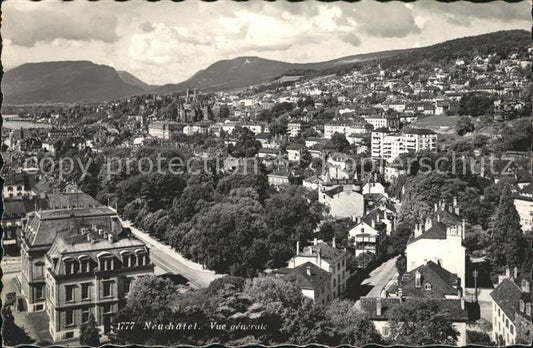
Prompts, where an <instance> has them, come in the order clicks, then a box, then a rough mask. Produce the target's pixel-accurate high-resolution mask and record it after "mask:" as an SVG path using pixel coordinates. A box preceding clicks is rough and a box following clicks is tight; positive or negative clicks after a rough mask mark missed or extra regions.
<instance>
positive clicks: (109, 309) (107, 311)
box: [104, 303, 112, 313]
mask: <svg viewBox="0 0 533 348" xmlns="http://www.w3.org/2000/svg"><path fill="white" fill-rule="evenodd" d="M111 308H112V307H111V304H109V303H107V304H105V305H104V313H111Z"/></svg>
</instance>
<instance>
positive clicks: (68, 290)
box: [65, 285, 74, 302]
mask: <svg viewBox="0 0 533 348" xmlns="http://www.w3.org/2000/svg"><path fill="white" fill-rule="evenodd" d="M65 301H67V302H69V301H74V286H72V285H67V286H65Z"/></svg>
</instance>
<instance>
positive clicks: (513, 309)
mask: <svg viewBox="0 0 533 348" xmlns="http://www.w3.org/2000/svg"><path fill="white" fill-rule="evenodd" d="M501 278H502V279H501V281H500V282H499V284H498V286H497V287H496V288H495V289H494V291H492V292H491V293H490V297H491V299H492V304H491V305H492V340H493V341H494V342H495V343H496V344H497V345H500V346H509V345H514V344H526V345H530V344H531V342H533V321H532V315H533V314H532V312H531V306H532V302H533V293H532V289H531V284H532V280H531V274H527V275H522V276H519V273H518V269H517V268H515V269H514V272H513V274H511V271H510V269H507V271H506V275H505V277H501Z"/></svg>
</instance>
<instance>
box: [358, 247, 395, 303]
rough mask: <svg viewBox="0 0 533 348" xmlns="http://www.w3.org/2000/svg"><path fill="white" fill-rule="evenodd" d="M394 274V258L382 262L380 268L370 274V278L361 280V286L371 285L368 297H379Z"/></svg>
mask: <svg viewBox="0 0 533 348" xmlns="http://www.w3.org/2000/svg"><path fill="white" fill-rule="evenodd" d="M395 274H396V257H395V258H392V259H390V260H388V261H386V262H384V263H383V264H382V265H381V266H379V267H378V268H376V269H375V270H373V271H372V272H370V276H369V277H368V278H367V279H365V280H363V282H362V283H361V284H362V285H371V286H372V290H370V292H369V293H368V294H367V295H366V296H368V297H379V296H380V294H381V290H382V289H383V287H385V286H386V285H387V284H388V283H389V281H390V280H391V279H392V278H393V277H394V275H395Z"/></svg>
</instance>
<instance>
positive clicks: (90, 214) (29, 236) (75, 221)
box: [25, 206, 116, 246]
mask: <svg viewBox="0 0 533 348" xmlns="http://www.w3.org/2000/svg"><path fill="white" fill-rule="evenodd" d="M115 215H116V213H115V212H114V211H113V210H111V209H110V208H108V207H105V206H103V207H97V208H83V209H57V210H42V211H38V212H35V213H31V214H30V215H29V219H28V224H27V226H26V232H25V236H26V240H27V241H28V243H29V245H31V246H45V245H50V244H52V242H53V241H54V239H55V237H56V236H57V234H59V233H76V231H78V230H79V229H81V228H82V227H92V225H93V224H94V225H97V226H100V227H101V228H103V229H107V230H111V217H113V216H115Z"/></svg>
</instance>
